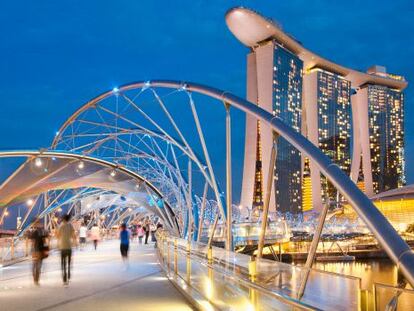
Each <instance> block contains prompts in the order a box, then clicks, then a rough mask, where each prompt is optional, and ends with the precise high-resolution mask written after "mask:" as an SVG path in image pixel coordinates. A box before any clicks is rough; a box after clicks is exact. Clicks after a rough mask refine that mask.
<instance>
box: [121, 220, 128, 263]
mask: <svg viewBox="0 0 414 311" xmlns="http://www.w3.org/2000/svg"><path fill="white" fill-rule="evenodd" d="M129 238H130V233H129V231H128V229H127V226H126V224H122V225H121V232H120V233H119V239H120V240H121V246H120V249H121V256H122V260H123V261H124V263H128V251H129Z"/></svg>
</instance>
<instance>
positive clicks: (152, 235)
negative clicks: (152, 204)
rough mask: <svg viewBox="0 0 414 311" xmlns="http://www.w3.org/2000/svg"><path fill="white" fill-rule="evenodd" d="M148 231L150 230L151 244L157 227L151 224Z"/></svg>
mask: <svg viewBox="0 0 414 311" xmlns="http://www.w3.org/2000/svg"><path fill="white" fill-rule="evenodd" d="M150 230H151V242H155V232H156V231H157V226H156V225H155V224H154V223H151V225H150Z"/></svg>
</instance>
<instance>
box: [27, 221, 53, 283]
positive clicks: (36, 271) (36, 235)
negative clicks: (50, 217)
mask: <svg viewBox="0 0 414 311" xmlns="http://www.w3.org/2000/svg"><path fill="white" fill-rule="evenodd" d="M33 228H34V230H33V231H32V232H31V234H30V236H29V237H30V239H31V241H32V273H33V281H34V283H35V285H39V280H40V274H41V272H42V264H43V259H45V258H47V257H48V256H49V245H48V239H49V234H48V233H47V231H46V230H44V229H43V226H42V223H41V222H40V220H39V219H36V220H35V221H34V223H33Z"/></svg>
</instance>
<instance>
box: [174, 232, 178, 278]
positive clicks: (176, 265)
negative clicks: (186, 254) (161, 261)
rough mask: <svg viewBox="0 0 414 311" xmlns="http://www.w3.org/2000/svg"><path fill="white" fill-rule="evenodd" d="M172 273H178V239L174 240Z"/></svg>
mask: <svg viewBox="0 0 414 311" xmlns="http://www.w3.org/2000/svg"><path fill="white" fill-rule="evenodd" d="M174 274H175V275H177V274H178V241H177V239H175V240H174Z"/></svg>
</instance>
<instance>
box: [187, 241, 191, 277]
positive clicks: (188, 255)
mask: <svg viewBox="0 0 414 311" xmlns="http://www.w3.org/2000/svg"><path fill="white" fill-rule="evenodd" d="M190 253H191V244H190V242H188V243H187V283H188V285H190V284H191V258H190Z"/></svg>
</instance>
